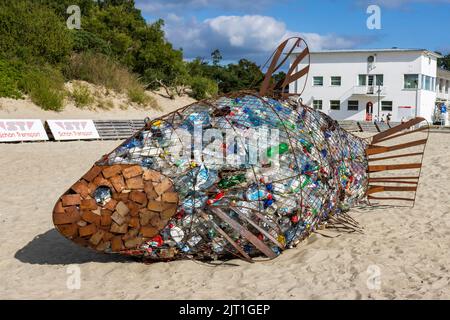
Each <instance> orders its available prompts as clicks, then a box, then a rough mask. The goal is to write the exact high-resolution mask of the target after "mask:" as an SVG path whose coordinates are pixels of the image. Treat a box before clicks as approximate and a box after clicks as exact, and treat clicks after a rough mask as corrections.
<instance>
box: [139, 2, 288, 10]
mask: <svg viewBox="0 0 450 320" xmlns="http://www.w3.org/2000/svg"><path fill="white" fill-rule="evenodd" d="M285 1H286V0H281V1H278V2H276V1H274V0H252V1H247V0H136V6H137V7H138V8H139V9H141V10H142V11H143V12H146V13H167V12H181V11H184V10H189V9H190V10H195V9H202V8H208V9H211V8H214V9H222V10H252V11H258V10H259V9H262V8H266V7H267V6H270V5H272V4H277V5H279V4H280V2H285Z"/></svg>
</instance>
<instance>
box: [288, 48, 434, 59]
mask: <svg viewBox="0 0 450 320" xmlns="http://www.w3.org/2000/svg"><path fill="white" fill-rule="evenodd" d="M378 52H424V53H427V54H431V55H433V56H435V57H436V58H442V56H441V55H440V54H438V53H436V52H434V51H430V50H427V49H413V48H410V49H402V48H390V49H337V50H319V51H313V50H312V51H311V53H312V54H329V53H378ZM296 53H298V52H294V53H293V54H296Z"/></svg>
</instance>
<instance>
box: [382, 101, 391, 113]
mask: <svg viewBox="0 0 450 320" xmlns="http://www.w3.org/2000/svg"><path fill="white" fill-rule="evenodd" d="M381 110H382V111H392V101H381Z"/></svg>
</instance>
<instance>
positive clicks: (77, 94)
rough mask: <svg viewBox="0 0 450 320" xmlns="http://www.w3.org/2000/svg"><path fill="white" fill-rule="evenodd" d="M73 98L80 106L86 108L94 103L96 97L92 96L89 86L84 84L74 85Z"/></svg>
mask: <svg viewBox="0 0 450 320" xmlns="http://www.w3.org/2000/svg"><path fill="white" fill-rule="evenodd" d="M72 99H73V101H74V102H75V105H76V106H77V107H78V108H85V107H87V106H89V105H91V104H93V103H94V98H93V97H92V95H91V92H90V91H89V88H88V87H86V86H83V85H80V86H77V87H74V89H73V92H72Z"/></svg>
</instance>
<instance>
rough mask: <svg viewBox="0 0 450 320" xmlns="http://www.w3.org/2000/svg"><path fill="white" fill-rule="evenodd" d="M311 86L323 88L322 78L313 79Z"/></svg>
mask: <svg viewBox="0 0 450 320" xmlns="http://www.w3.org/2000/svg"><path fill="white" fill-rule="evenodd" d="M313 86H323V77H314V78H313Z"/></svg>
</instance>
